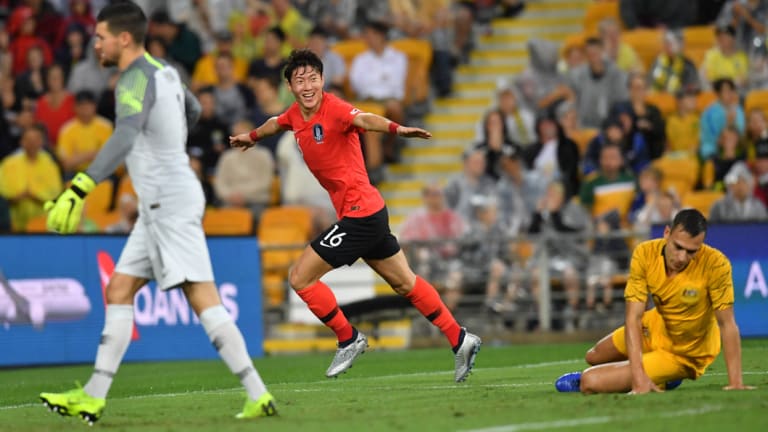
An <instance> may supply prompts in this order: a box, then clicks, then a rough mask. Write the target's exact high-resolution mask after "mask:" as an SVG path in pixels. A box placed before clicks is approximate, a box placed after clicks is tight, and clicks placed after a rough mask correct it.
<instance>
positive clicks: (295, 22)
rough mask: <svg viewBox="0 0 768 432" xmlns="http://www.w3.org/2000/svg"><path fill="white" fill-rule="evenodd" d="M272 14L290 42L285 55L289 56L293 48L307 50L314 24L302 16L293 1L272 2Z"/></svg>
mask: <svg viewBox="0 0 768 432" xmlns="http://www.w3.org/2000/svg"><path fill="white" fill-rule="evenodd" d="M272 12H273V13H274V22H275V23H276V24H277V26H278V27H280V29H282V30H283V34H285V40H286V41H287V42H288V45H287V46H286V47H285V48H286V50H287V51H284V52H283V55H284V56H287V55H288V54H289V53H290V50H291V48H295V49H299V48H305V47H306V45H307V35H308V34H309V31H310V30H311V29H312V23H311V22H309V21H307V20H306V19H305V18H304V17H303V16H301V13H300V12H299V10H298V9H296V8H295V7H294V6H293V5H292V4H291V0H272Z"/></svg>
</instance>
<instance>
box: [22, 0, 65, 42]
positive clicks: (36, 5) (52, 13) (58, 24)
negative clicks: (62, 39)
mask: <svg viewBox="0 0 768 432" xmlns="http://www.w3.org/2000/svg"><path fill="white" fill-rule="evenodd" d="M24 3H25V4H26V5H27V6H29V7H30V8H32V10H33V12H34V16H35V21H36V22H37V28H36V30H35V33H36V34H37V35H38V36H40V37H41V38H43V39H44V40H45V42H46V43H47V44H48V46H50V47H55V46H56V40H57V38H58V36H59V35H60V34H61V32H62V28H63V25H64V19H63V17H62V16H61V13H59V11H58V10H57V9H56V7H55V6H54V5H53V3H52V2H51V1H46V0H25V1H24Z"/></svg>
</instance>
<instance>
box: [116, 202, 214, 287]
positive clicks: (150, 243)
mask: <svg viewBox="0 0 768 432" xmlns="http://www.w3.org/2000/svg"><path fill="white" fill-rule="evenodd" d="M201 216H202V214H201V213H198V212H188V213H185V212H177V213H175V214H173V215H166V216H165V217H162V218H156V219H155V220H147V219H148V218H146V217H143V216H142V215H141V214H140V215H139V218H138V220H137V221H136V225H135V226H134V228H133V231H131V234H130V235H129V236H128V241H127V242H126V244H125V247H124V248H123V252H122V253H121V254H120V259H119V260H118V262H117V266H116V268H115V271H116V272H119V273H123V274H127V275H130V276H136V277H140V278H144V279H152V280H155V281H156V282H157V287H158V288H159V289H161V290H167V289H169V288H174V287H176V286H178V285H180V284H182V283H184V282H208V281H213V280H214V279H213V269H212V267H211V258H210V256H209V254H208V245H207V244H206V242H205V234H204V232H203V226H202V220H201V219H202V218H201Z"/></svg>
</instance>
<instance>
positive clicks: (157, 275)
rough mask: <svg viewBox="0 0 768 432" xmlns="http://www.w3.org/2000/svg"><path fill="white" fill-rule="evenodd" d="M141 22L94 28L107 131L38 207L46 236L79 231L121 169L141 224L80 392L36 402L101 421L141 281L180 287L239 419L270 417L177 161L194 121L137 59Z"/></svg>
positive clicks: (116, 12) (113, 17)
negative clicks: (237, 401)
mask: <svg viewBox="0 0 768 432" xmlns="http://www.w3.org/2000/svg"><path fill="white" fill-rule="evenodd" d="M146 28H147V20H146V17H145V16H144V13H143V12H142V10H141V9H140V8H139V7H138V6H137V5H135V4H133V3H130V2H120V3H113V4H110V5H108V6H106V7H105V8H103V9H102V10H101V12H100V13H99V16H98V18H97V25H96V34H95V39H96V42H95V49H96V53H97V56H98V57H99V59H100V62H101V64H102V65H103V66H117V67H118V68H119V69H120V70H121V76H120V78H119V80H118V82H117V87H116V89H115V101H116V111H117V113H116V114H117V116H116V118H117V119H116V126H115V131H114V133H113V134H112V136H111V137H110V138H109V140H108V141H107V142H106V144H105V145H104V147H103V148H102V150H101V151H100V152H99V154H98V155H97V156H96V158H95V159H94V161H93V163H92V164H91V165H90V166H89V167H88V169H87V170H86V172H84V173H78V174H77V175H76V176H75V178H74V179H73V181H72V185H71V186H70V188H69V189H67V190H65V191H64V192H63V193H62V194H61V195H60V196H59V197H58V198H57V199H56V200H55V201H53V202H49V203H46V209H47V210H48V221H47V223H48V229H49V230H51V231H55V232H58V233H61V234H69V233H72V232H74V231H75V230H76V229H77V226H78V224H79V221H80V216H81V212H82V210H83V200H84V199H85V198H86V196H87V195H88V193H89V192H90V191H92V190H93V188H94V187H95V186H96V183H98V182H100V181H101V180H103V179H105V178H106V177H107V176H108V175H109V174H110V173H112V172H113V171H114V170H115V169H116V168H117V167H118V166H119V165H120V164H121V163H123V161H125V163H126V165H127V168H128V172H129V173H130V175H131V179H132V181H133V184H134V187H135V189H136V193H137V194H138V197H139V218H138V220H137V222H136V225H135V227H134V229H133V231H132V232H131V234H130V236H129V237H128V240H127V242H126V244H125V248H124V249H123V251H122V254H121V255H120V259H119V261H118V263H117V266H116V269H115V273H114V275H113V276H112V278H111V279H110V281H109V284H108V286H107V289H106V300H107V307H106V313H105V324H104V330H103V331H102V335H101V344H100V345H99V348H98V351H97V353H96V364H95V367H94V370H93V374H92V375H91V378H90V379H89V380H88V382H87V384H86V385H85V387H82V388H77V389H74V390H71V391H69V392H66V393H42V394H41V395H40V398H41V399H42V401H43V402H44V403H45V404H46V405H47V406H48V407H49V408H51V409H53V410H55V411H57V412H58V413H59V414H62V415H71V416H80V417H82V418H83V419H84V420H86V421H88V422H89V423H93V422H94V421H96V420H98V419H99V417H101V414H102V411H103V409H104V405H105V398H106V396H107V392H108V391H109V388H110V386H111V384H112V379H113V377H114V375H115V373H116V372H117V369H118V366H119V365H120V362H121V361H122V358H123V355H124V354H125V351H126V350H127V348H128V344H129V342H130V340H131V332H132V328H133V301H134V296H135V295H136V293H137V292H138V290H139V289H140V288H141V287H142V286H144V285H145V284H146V283H147V281H149V280H155V281H157V285H158V288H159V289H162V290H167V289H171V288H176V287H181V289H182V290H183V291H184V294H185V295H186V297H187V299H188V300H189V303H190V305H191V306H192V308H193V309H194V311H195V313H196V314H197V315H198V316H199V317H200V322H201V324H202V326H203V328H204V329H205V332H206V333H207V334H208V337H209V338H210V340H211V342H212V343H213V345H214V347H215V348H216V349H217V350H218V352H219V355H220V356H221V358H222V359H223V360H224V362H225V363H226V364H227V366H228V367H229V369H230V370H231V371H232V373H234V374H236V375H237V376H238V378H239V379H240V381H241V383H242V384H243V386H244V387H245V390H246V392H247V394H248V398H247V400H246V403H245V407H244V408H243V410H242V412H241V413H239V414H238V415H237V417H238V418H251V417H262V416H271V415H275V414H276V410H275V406H274V399H273V397H272V395H271V394H270V393H269V392H267V389H266V388H265V385H264V383H263V382H262V380H261V377H260V376H259V374H258V372H257V371H256V370H255V368H254V367H253V363H252V361H251V359H250V357H249V355H248V351H247V349H246V346H245V341H244V340H243V336H242V334H241V333H240V330H239V329H238V328H237V326H236V325H235V323H234V321H233V320H232V318H231V317H230V315H229V313H228V312H227V310H226V309H225V308H224V306H223V305H222V304H221V299H220V298H219V294H218V291H217V290H216V286H215V285H214V283H213V270H212V269H211V262H210V258H209V256H208V248H207V245H206V242H205V235H204V233H203V228H202V217H203V211H204V208H205V198H204V197H203V191H202V187H201V186H200V182H199V181H198V180H197V178H196V177H195V175H194V174H193V172H192V169H191V168H190V166H189V159H188V157H187V154H186V152H185V146H186V141H187V129H188V127H191V126H192V125H193V124H194V123H195V122H196V120H197V118H198V117H199V114H200V106H199V104H198V102H197V100H196V99H195V98H194V96H193V95H192V94H191V93H190V92H189V91H188V90H185V89H184V87H183V85H182V83H181V81H180V79H179V75H178V73H177V72H176V70H175V69H173V68H172V67H170V66H168V65H167V64H165V63H163V62H161V61H159V60H156V59H154V58H152V57H151V56H150V55H149V54H147V53H146V52H145V51H144V37H145V34H146Z"/></svg>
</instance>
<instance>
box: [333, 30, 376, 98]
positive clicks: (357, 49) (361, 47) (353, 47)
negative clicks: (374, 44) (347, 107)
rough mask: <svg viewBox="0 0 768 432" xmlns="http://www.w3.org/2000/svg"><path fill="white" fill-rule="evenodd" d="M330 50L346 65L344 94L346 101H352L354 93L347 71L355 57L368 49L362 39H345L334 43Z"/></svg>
mask: <svg viewBox="0 0 768 432" xmlns="http://www.w3.org/2000/svg"><path fill="white" fill-rule="evenodd" d="M331 49H332V50H333V51H334V52H336V54H338V55H340V56H341V58H342V59H344V63H345V64H346V65H347V77H345V78H344V94H345V95H346V96H347V98H348V99H354V98H355V93H354V92H353V91H352V86H351V85H350V84H349V69H350V68H351V67H352V60H354V58H355V56H357V55H358V54H360V53H362V52H364V51H365V50H366V49H368V47H367V45H366V44H365V42H364V41H363V40H362V39H345V40H341V41H338V42H336V43H335V44H334V45H333V46H332V47H331Z"/></svg>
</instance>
